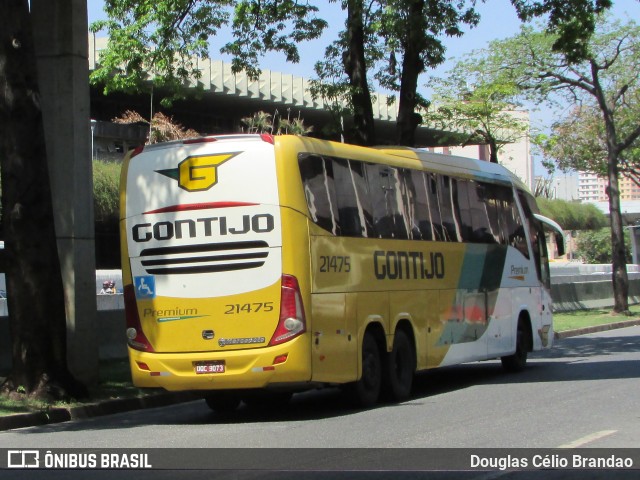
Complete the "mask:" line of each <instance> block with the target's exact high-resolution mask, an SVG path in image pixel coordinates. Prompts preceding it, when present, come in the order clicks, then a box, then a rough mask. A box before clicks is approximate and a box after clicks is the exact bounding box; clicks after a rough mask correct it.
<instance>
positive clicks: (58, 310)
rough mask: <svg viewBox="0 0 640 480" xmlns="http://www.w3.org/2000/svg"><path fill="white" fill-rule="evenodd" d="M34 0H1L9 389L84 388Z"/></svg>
mask: <svg viewBox="0 0 640 480" xmlns="http://www.w3.org/2000/svg"><path fill="white" fill-rule="evenodd" d="M30 22H31V19H30V14H29V5H28V0H4V1H3V2H0V132H1V135H0V137H1V143H0V162H1V163H0V167H1V171H2V214H3V215H2V221H3V225H4V232H5V250H6V256H7V262H6V263H7V269H6V277H7V297H8V298H7V303H8V307H9V327H10V333H11V344H12V370H11V372H10V374H9V376H8V377H7V380H6V381H5V383H4V384H3V386H2V390H3V391H5V392H6V391H11V390H16V389H18V388H23V389H25V390H26V392H27V393H32V394H34V395H38V396H42V397H49V398H65V397H67V396H68V395H71V396H74V397H77V396H81V395H82V394H84V393H85V391H84V388H83V386H82V385H81V384H79V383H78V382H76V381H75V379H74V378H73V377H72V376H71V375H70V374H69V371H68V369H67V346H66V341H67V333H66V314H65V307H64V293H63V287H62V278H61V273H60V262H59V259H58V250H57V244H56V237H55V229H54V220H53V210H52V201H51V190H50V184H49V171H48V166H47V151H46V146H45V140H44V130H43V124H42V112H41V109H40V98H39V97H40V95H39V91H38V79H37V73H36V63H35V52H34V46H33V38H32V31H31V23H30Z"/></svg>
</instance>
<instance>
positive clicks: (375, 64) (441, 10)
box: [314, 0, 479, 145]
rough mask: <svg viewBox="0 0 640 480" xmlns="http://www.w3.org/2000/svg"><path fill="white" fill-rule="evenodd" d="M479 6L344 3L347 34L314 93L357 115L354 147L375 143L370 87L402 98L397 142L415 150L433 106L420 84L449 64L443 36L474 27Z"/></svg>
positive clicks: (400, 0) (328, 55) (328, 58)
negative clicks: (417, 135) (424, 116)
mask: <svg viewBox="0 0 640 480" xmlns="http://www.w3.org/2000/svg"><path fill="white" fill-rule="evenodd" d="M474 3H475V2H471V1H470V2H466V1H462V2H455V3H454V2H448V1H444V0H434V1H430V2H426V1H424V0H384V1H382V0H379V1H372V2H368V3H367V2H364V1H362V0H347V1H343V2H342V8H343V10H344V11H345V13H346V14H347V15H346V22H345V29H344V30H343V31H342V32H341V33H340V35H339V38H338V39H336V40H335V41H334V42H333V43H332V44H331V45H330V46H329V47H327V49H326V51H325V59H324V60H323V61H320V62H318V63H317V64H316V74H317V77H318V78H317V79H316V81H315V86H314V94H315V95H318V96H321V97H323V98H329V99H331V100H333V105H334V109H335V111H342V113H344V111H345V108H346V109H348V110H349V111H350V112H351V113H352V114H353V116H354V126H355V130H356V131H355V133H354V135H353V136H352V138H354V142H355V143H359V144H368V143H372V138H373V137H375V133H374V129H373V110H372V108H371V104H372V97H371V93H370V92H371V90H372V85H374V84H375V82H377V84H378V85H380V86H381V87H383V88H384V89H387V90H391V91H394V92H397V93H398V96H399V100H398V121H397V128H396V130H397V135H396V137H397V142H398V143H399V144H403V145H413V144H414V137H415V130H416V128H417V127H418V125H420V124H421V123H422V117H421V114H420V111H421V110H424V109H425V108H426V107H427V105H428V104H429V102H428V101H427V99H426V98H424V97H423V96H422V95H421V94H420V93H419V88H418V87H419V82H418V79H419V77H420V75H421V74H422V73H424V72H425V71H426V70H427V69H428V68H433V67H435V66H437V65H439V64H441V63H442V62H444V60H445V51H446V48H445V46H444V40H443V37H445V36H460V35H462V25H463V24H468V25H475V24H477V22H478V20H479V17H478V15H477V14H476V12H475V10H474V8H473V5H474Z"/></svg>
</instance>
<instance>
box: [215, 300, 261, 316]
mask: <svg viewBox="0 0 640 480" xmlns="http://www.w3.org/2000/svg"><path fill="white" fill-rule="evenodd" d="M272 311H273V302H256V303H232V304H229V305H225V306H224V314H225V315H237V314H239V313H258V312H272Z"/></svg>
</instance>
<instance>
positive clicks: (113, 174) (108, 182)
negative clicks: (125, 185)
mask: <svg viewBox="0 0 640 480" xmlns="http://www.w3.org/2000/svg"><path fill="white" fill-rule="evenodd" d="M121 169H122V164H121V163H115V162H105V161H101V160H95V161H94V162H93V208H94V214H95V221H96V222H109V221H113V220H116V221H117V219H118V212H119V204H120V194H119V189H120V170H121Z"/></svg>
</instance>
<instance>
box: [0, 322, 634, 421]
mask: <svg viewBox="0 0 640 480" xmlns="http://www.w3.org/2000/svg"><path fill="white" fill-rule="evenodd" d="M634 325H640V319H636V320H623V321H620V322H615V323H608V324H605V325H598V326H595V327H587V328H579V329H576V330H565V331H563V332H556V333H555V338H556V339H562V338H568V337H575V336H578V335H586V334H589V333H596V332H605V331H607V330H613V329H616V328H625V327H632V326H634ZM199 398H201V397H199V396H197V395H195V394H193V393H189V392H162V393H156V394H151V395H146V396H143V397H135V398H120V399H115V400H107V401H103V402H98V403H90V404H87V405H82V406H79V407H70V408H61V407H60V408H52V409H50V410H47V411H46V412H32V413H17V414H15V415H6V416H0V431H3V430H13V429H16V428H24V427H35V426H40V425H49V424H52V423H60V422H68V421H69V420H78V419H83V418H93V417H101V416H104V415H112V414H115V413H123V412H130V411H133V410H142V409H144V408H155V407H165V406H167V405H174V404H176V403H183V402H190V401H193V400H198V399H199Z"/></svg>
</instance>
